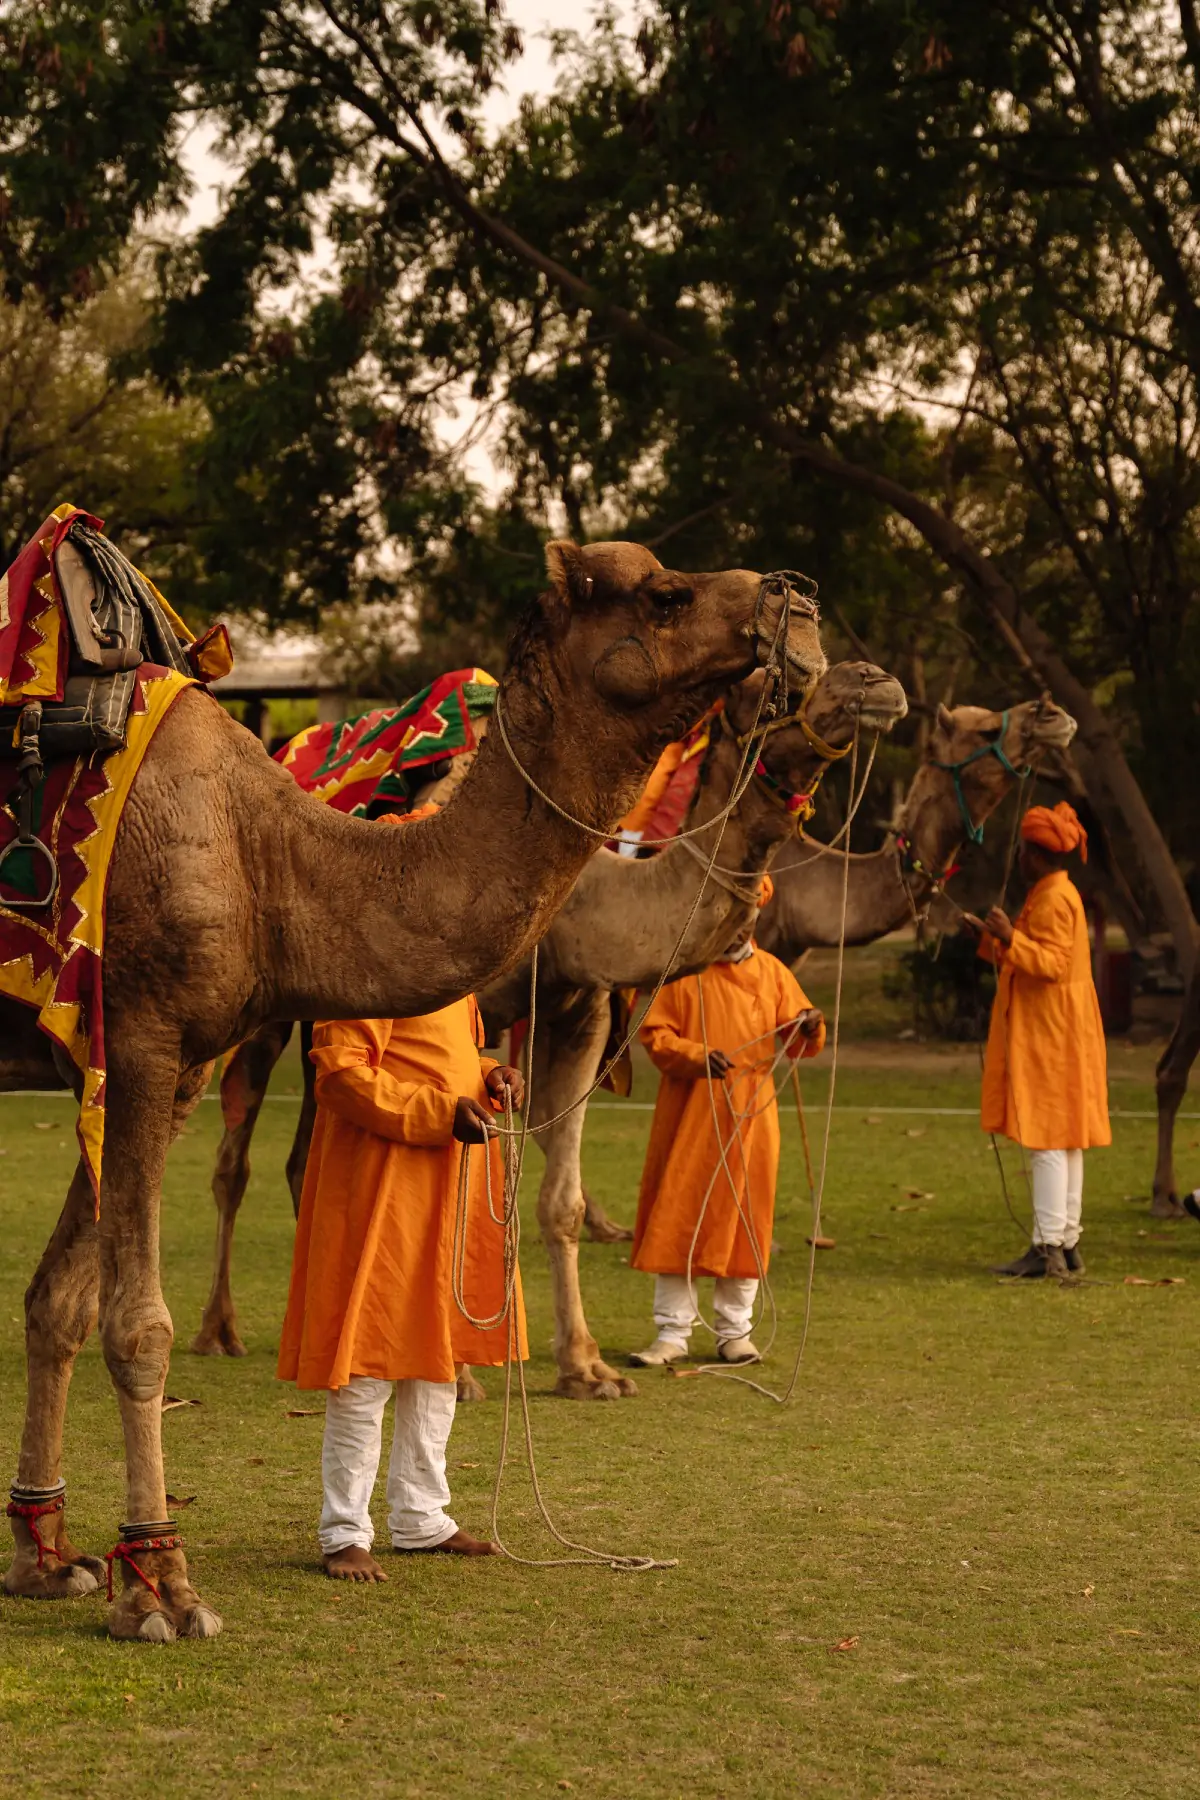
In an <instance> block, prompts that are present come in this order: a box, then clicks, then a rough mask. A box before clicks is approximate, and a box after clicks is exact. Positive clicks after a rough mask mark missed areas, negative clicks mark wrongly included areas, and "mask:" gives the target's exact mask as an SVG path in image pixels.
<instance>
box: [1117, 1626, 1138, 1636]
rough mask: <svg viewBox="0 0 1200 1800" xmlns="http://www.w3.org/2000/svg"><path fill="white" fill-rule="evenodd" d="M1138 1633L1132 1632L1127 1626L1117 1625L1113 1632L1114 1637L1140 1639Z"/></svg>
mask: <svg viewBox="0 0 1200 1800" xmlns="http://www.w3.org/2000/svg"><path fill="white" fill-rule="evenodd" d="M1141 1635H1142V1634H1141V1632H1140V1631H1133V1630H1131V1629H1130V1627H1129V1626H1128V1625H1118V1626H1117V1627H1116V1628H1115V1630H1114V1631H1113V1636H1114V1637H1141Z"/></svg>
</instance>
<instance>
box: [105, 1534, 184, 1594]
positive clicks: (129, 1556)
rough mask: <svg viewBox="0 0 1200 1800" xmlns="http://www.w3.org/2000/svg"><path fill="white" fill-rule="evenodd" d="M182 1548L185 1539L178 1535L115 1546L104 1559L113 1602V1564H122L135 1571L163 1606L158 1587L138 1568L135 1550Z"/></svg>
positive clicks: (140, 1539)
mask: <svg viewBox="0 0 1200 1800" xmlns="http://www.w3.org/2000/svg"><path fill="white" fill-rule="evenodd" d="M182 1548H183V1539H182V1538H181V1537H180V1536H179V1535H178V1534H177V1533H176V1534H174V1535H172V1536H170V1537H147V1538H134V1540H133V1541H132V1543H128V1544H127V1543H126V1542H125V1541H124V1539H122V1541H121V1542H120V1543H119V1544H117V1545H115V1546H114V1547H113V1549H111V1550H110V1551H109V1552H108V1555H107V1556H106V1557H105V1558H104V1560H105V1562H106V1563H107V1564H108V1597H109V1599H110V1600H111V1599H112V1597H113V1564H114V1562H121V1563H124V1564H125V1566H126V1568H127V1569H132V1570H133V1572H134V1574H135V1575H136V1576H137V1578H138V1580H139V1581H140V1582H143V1583H144V1584H145V1586H146V1587H148V1588H149V1589H150V1592H151V1593H152V1594H153V1595H154V1598H155V1599H156V1600H157V1601H158V1603H159V1605H160V1606H161V1605H162V1595H161V1594H160V1593H159V1591H158V1587H157V1585H156V1584H155V1583H154V1582H153V1581H151V1579H150V1577H149V1576H148V1575H147V1574H146V1573H145V1571H144V1570H143V1569H139V1568H138V1565H137V1563H136V1562H135V1561H134V1560H133V1553H134V1551H135V1550H182Z"/></svg>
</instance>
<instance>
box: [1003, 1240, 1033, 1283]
mask: <svg viewBox="0 0 1200 1800" xmlns="http://www.w3.org/2000/svg"><path fill="white" fill-rule="evenodd" d="M1045 1273H1046V1252H1045V1251H1044V1250H1043V1249H1042V1246H1041V1245H1040V1244H1030V1246H1029V1248H1028V1250H1027V1251H1026V1252H1025V1254H1024V1256H1018V1258H1017V1260H1016V1262H1010V1263H1000V1264H999V1266H998V1267H996V1268H994V1269H993V1270H992V1274H993V1275H1019V1276H1022V1277H1023V1278H1024V1279H1025V1280H1026V1281H1036V1280H1038V1279H1039V1277H1041V1276H1042V1275H1044V1274H1045Z"/></svg>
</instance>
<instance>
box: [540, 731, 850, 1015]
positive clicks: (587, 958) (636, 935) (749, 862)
mask: <svg viewBox="0 0 1200 1800" xmlns="http://www.w3.org/2000/svg"><path fill="white" fill-rule="evenodd" d="M741 760H742V757H741V751H740V750H739V749H738V746H737V743H736V741H735V740H734V738H733V736H732V734H731V733H730V732H728V731H725V730H723V731H721V732H720V733H719V734H718V736H717V738H716V741H715V742H714V744H713V746H712V748H711V749H710V751H709V752H708V755H707V756H706V758H705V761H704V766H703V768H702V770H701V773H700V781H699V786H698V789H697V793H696V798H695V800H694V801H693V803H692V807H691V811H690V813H689V816H688V819H687V822H686V826H685V829H686V830H688V831H689V832H695V831H697V829H699V836H695V837H692V838H691V839H690V842H691V844H693V845H694V846H695V849H696V850H697V851H699V852H700V854H701V855H702V856H703V857H705V858H707V857H708V856H710V855H712V853H713V849H714V846H715V845H716V843H717V838H718V834H720V848H719V849H718V850H717V852H716V861H717V863H718V865H719V867H720V869H721V870H722V871H726V870H733V871H736V873H737V876H738V877H742V878H744V882H745V886H746V887H747V888H750V889H753V888H754V887H755V885H756V877H758V876H760V875H762V874H764V873H765V872H766V870H767V869H768V868H769V866H770V864H771V862H772V861H773V860H774V857H775V854H776V852H777V851H778V850H779V848H780V846H781V845H782V844H784V843H785V842H786V840H787V838H788V836H789V835H790V834H793V833H794V831H795V820H794V818H793V817H792V815H790V814H789V813H788V812H787V810H786V808H785V807H784V806H782V805H781V804H780V802H779V801H778V800H777V799H775V798H774V797H773V796H771V795H770V794H768V793H766V792H764V791H763V789H762V788H761V787H760V785H759V783H758V782H756V781H751V783H750V784H749V786H748V787H747V788H746V790H745V792H744V793H743V794H742V796H741V798H740V799H739V801H738V803H737V805H736V806H735V807H734V809H733V811H732V812H731V813H730V815H729V818H728V820H727V821H726V822H725V825H724V830H723V831H722V826H721V820H720V814H721V812H722V811H723V809H724V808H725V807H726V806H727V805H728V803H729V800H730V798H731V796H732V794H733V793H734V791H735V783H736V781H737V778H738V771H739V768H740V767H741ZM819 767H820V761H819V759H818V758H817V757H816V755H815V753H814V757H813V769H812V774H813V776H814V777H815V775H816V773H817V770H818V768H819ZM705 827H708V829H705ZM703 882H704V869H703V866H702V863H701V862H700V860H699V859H698V857H697V856H696V855H695V854H693V853H691V852H690V851H689V850H688V849H687V848H685V846H684V845H683V844H682V843H675V844H670V845H668V846H667V847H666V848H665V849H664V850H662V851H660V852H659V853H658V854H657V855H655V856H650V857H645V858H641V859H638V860H634V859H631V858H628V857H619V856H616V855H614V854H613V853H612V852H611V851H605V850H602V851H601V852H600V853H599V855H598V856H597V857H596V858H595V860H594V861H593V862H591V863H590V864H589V865H588V867H587V869H585V871H584V873H583V875H582V876H581V878H580V880H579V882H578V884H577V886H576V888H575V891H574V892H573V893H572V895H571V897H570V899H569V900H568V901H567V903H566V905H565V907H564V908H563V911H562V912H561V913H560V915H559V917H558V919H557V920H556V921H555V925H554V929H553V931H552V932H551V934H550V936H549V938H548V939H547V942H546V944H545V946H544V952H543V959H542V965H541V966H542V971H543V978H544V979H545V980H546V981H547V982H549V983H550V984H552V985H556V986H559V987H564V988H565V987H577V986H586V987H644V986H648V985H650V984H652V983H653V982H655V981H656V980H657V979H658V977H659V976H660V975H661V974H662V971H663V969H664V968H665V966H666V964H667V961H668V958H669V957H670V956H671V953H672V952H673V951H675V950H676V946H677V945H678V953H677V955H676V959H675V962H674V963H673V965H672V972H673V974H682V973H687V972H689V971H691V970H694V969H697V968H703V967H705V966H706V965H707V964H708V963H710V962H711V961H712V960H713V958H714V957H716V956H718V955H719V954H720V953H721V951H722V950H724V949H725V948H726V946H727V945H728V944H729V942H730V941H731V939H732V938H733V937H734V935H735V934H736V933H737V932H738V931H739V930H740V929H741V927H742V926H743V925H744V924H745V923H746V922H747V921H748V920H749V919H750V918H751V917H753V915H754V913H755V911H756V907H755V904H754V902H753V901H752V900H750V901H748V900H746V899H745V898H744V897H743V896H742V895H740V894H738V893H734V892H730V890H729V888H728V887H727V886H723V885H720V884H719V883H718V882H716V881H710V882H708V884H707V885H706V886H705V888H704V892H703V894H702V895H701V897H700V900H699V903H698V904H696V896H697V893H698V891H699V889H700V887H701V884H702V883H703ZM737 885H738V886H741V885H742V883H741V882H740V881H739V882H738V884H737ZM693 906H695V913H694V915H693V916H692V919H691V923H690V925H689V926H688V929H687V933H686V935H685V937H684V938H683V941H682V942H681V943H680V941H679V937H680V932H681V930H682V929H683V927H684V924H685V923H686V921H687V920H688V916H689V914H690V913H691V912H692V908H693Z"/></svg>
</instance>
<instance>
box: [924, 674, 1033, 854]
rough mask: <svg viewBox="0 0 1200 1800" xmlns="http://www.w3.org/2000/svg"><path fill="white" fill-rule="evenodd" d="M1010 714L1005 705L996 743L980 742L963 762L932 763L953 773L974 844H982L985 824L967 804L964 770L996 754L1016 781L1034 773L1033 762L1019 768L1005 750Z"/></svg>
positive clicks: (961, 808) (966, 823)
mask: <svg viewBox="0 0 1200 1800" xmlns="http://www.w3.org/2000/svg"><path fill="white" fill-rule="evenodd" d="M1008 714H1009V708H1008V707H1005V709H1004V711H1003V712H1002V713H1001V715H1000V730H999V733H998V734H997V737H996V741H995V743H994V744H980V746H979V748H978V749H977V750H972V752H971V754H970V756H964V757H963V759H962V761H961V762H954V763H947V762H935V763H933V764H932V765H931V766H932V767H933V768H935V769H945V770H946V772H947V774H950V775H953V777H954V792H955V794H956V795H957V797H958V810H959V812H960V813H961V814H962V821H963V825H964V827H965V829H966V833H967V837H968V838H969V839H970V841H971V843H973V844H982V842H983V826H982V825H976V824H975V823H974V821H973V820H972V818H971V809H970V807H969V806H968V805H967V797H966V795H965V794H964V793H963V785H962V772H963V770H964V769H967V768H970V766H971V764H972V763H974V762H979V761H980V760H981V759H982V758H983V757H985V756H994V757H995V758H996V761H997V762H998V763H999V764H1000V767H1001V768H1002V769H1004V770H1005V771H1006V773H1007V774H1009V775H1011V776H1012V777H1013V779H1014V781H1026V780H1028V778H1029V776H1030V775H1032V773H1033V765H1032V763H1026V764H1025V767H1024V768H1023V769H1018V768H1016V767H1015V766H1014V765H1013V763H1011V762H1010V761H1009V759H1008V756H1007V754H1006V752H1005V749H1004V734H1005V732H1006V731H1007V730H1008Z"/></svg>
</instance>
